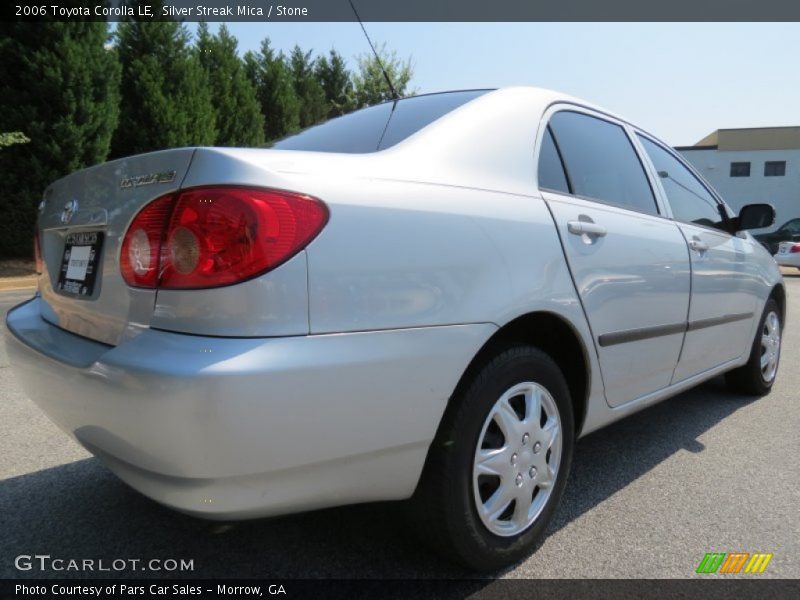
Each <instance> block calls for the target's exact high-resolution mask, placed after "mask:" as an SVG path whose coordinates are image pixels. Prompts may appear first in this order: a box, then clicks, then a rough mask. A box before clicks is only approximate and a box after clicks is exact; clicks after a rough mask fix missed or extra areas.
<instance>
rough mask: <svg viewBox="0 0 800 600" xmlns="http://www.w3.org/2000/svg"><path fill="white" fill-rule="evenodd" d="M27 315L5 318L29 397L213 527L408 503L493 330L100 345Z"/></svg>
mask: <svg viewBox="0 0 800 600" xmlns="http://www.w3.org/2000/svg"><path fill="white" fill-rule="evenodd" d="M39 304H40V300H39V299H38V298H34V299H33V300H31V301H29V302H27V303H25V304H22V305H20V306H18V307H16V308H14V309H12V310H11V311H10V312H9V314H8V317H7V325H8V329H9V331H10V335H7V336H6V340H7V341H6V344H7V347H8V353H9V359H10V361H11V364H12V366H13V368H14V371H15V373H16V375H17V377H18V378H19V379H20V381H21V383H22V385H23V388H24V389H25V391H26V392H27V393H28V395H29V396H30V397H31V398H32V399H33V400H34V402H36V404H38V405H39V406H40V407H41V409H42V410H43V411H44V412H45V413H47V415H48V416H49V417H50V418H51V419H52V420H53V421H54V422H55V423H56V424H58V425H59V426H60V427H61V428H62V429H64V430H65V431H66V432H67V433H69V434H70V435H72V436H73V437H74V438H75V439H76V440H77V441H78V442H79V443H81V444H82V445H83V446H84V447H86V448H87V449H88V450H89V451H91V452H92V453H93V454H95V455H96V456H98V457H99V458H100V459H101V460H102V461H103V462H104V463H105V464H106V465H107V466H108V467H109V468H110V469H111V470H112V471H113V472H114V473H116V474H117V475H118V476H119V477H120V478H121V479H123V480H124V481H125V482H127V483H128V484H129V485H131V486H132V487H134V488H135V489H137V490H139V491H140V492H142V493H144V494H145V495H147V496H150V497H151V498H153V499H155V500H156V501H158V502H161V503H163V504H166V505H168V506H171V507H174V508H176V509H179V510H182V511H185V512H189V513H192V514H196V515H199V516H205V517H208V518H219V519H228V518H247V517H256V516H266V515H276V514H282V513H290V512H297V511H302V510H310V509H315V508H322V507H325V506H332V505H339V504H348V503H354V502H364V501H372V500H388V499H401V498H405V497H408V496H410V495H411V494H412V493H413V490H414V488H415V486H416V483H417V480H418V478H419V475H420V472H421V469H422V466H423V463H424V460H425V456H426V453H427V449H428V446H429V445H430V442H431V440H432V439H433V436H434V434H435V432H436V428H437V426H438V423H439V420H440V418H441V415H442V412H443V410H444V407H445V404H446V402H447V399H448V397H449V396H450V394H451V393H452V391H453V389H454V387H455V385H456V383H457V381H458V379H459V377H460V376H461V374H462V373H463V370H464V368H465V367H466V365H467V364H468V363H469V361H470V359H471V358H472V356H474V354H475V353H476V352H477V350H478V349H479V348H480V346H481V345H482V344H483V343H484V342H485V340H486V339H488V337H489V336H490V335H491V334H492V333H493V331H494V330H495V326H494V325H491V324H475V325H457V326H447V327H427V328H417V329H402V330H390V331H376V332H362V333H349V334H333V335H319V336H302V337H285V338H255V339H254V338H209V337H200V336H192V335H185V334H178V333H171V332H165V331H159V330H153V329H148V330H145V331H144V332H143V333H141V334H140V335H138V336H137V337H135V338H133V339H130V340H128V341H125V342H123V343H122V344H120V345H118V346H115V347H112V346H107V345H104V344H101V343H98V342H94V341H91V340H88V339H85V338H82V337H79V336H76V335H74V334H71V333H69V332H66V331H64V330H62V329H59V328H57V327H55V326H53V325H51V324H50V323H48V322H47V321H45V320H43V319H42V318H41V316H40V306H39Z"/></svg>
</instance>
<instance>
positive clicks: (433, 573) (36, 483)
mask: <svg viewBox="0 0 800 600" xmlns="http://www.w3.org/2000/svg"><path fill="white" fill-rule="evenodd" d="M751 401H752V399H751V398H747V397H743V396H737V395H733V394H731V393H730V392H728V391H727V390H726V389H725V388H724V386H723V384H722V382H721V380H719V379H718V380H714V381H711V382H709V383H707V384H705V385H703V386H701V387H699V388H696V389H694V390H691V391H689V392H686V393H684V394H681V395H680V396H677V397H675V398H673V399H672V400H669V401H666V402H664V403H661V404H659V405H656V406H654V407H652V408H649V409H647V410H645V411H643V412H641V413H638V414H636V415H633V416H631V417H629V418H627V419H625V420H623V421H620V422H618V423H616V424H614V425H611V426H609V427H607V428H605V429H603V430H601V431H598V432H596V433H593V434H591V435H589V436H587V437H586V438H585V439H583V440H581V441H580V442H579V443H578V445H577V448H576V453H575V460H574V463H573V470H572V474H571V476H570V482H569V485H568V486H567V491H566V494H565V497H564V500H563V502H562V504H561V507H560V508H559V510H558V511H557V513H556V515H555V518H554V521H553V523H552V524H551V526H550V528H549V534H551V535H552V534H553V533H554V532H556V531H558V530H559V529H561V528H562V527H564V526H565V525H567V524H568V523H570V522H571V521H573V520H574V519H576V518H578V517H579V516H581V515H582V514H584V513H585V512H587V511H589V510H591V509H592V508H593V507H594V506H596V505H598V504H599V503H601V502H602V501H603V500H605V499H606V498H608V497H610V496H611V495H613V494H614V493H615V492H617V491H619V490H620V489H622V488H624V487H625V486H627V485H628V484H630V483H631V482H633V481H635V480H636V479H637V478H639V477H640V476H642V475H643V474H645V473H647V472H648V471H649V470H651V469H653V468H654V467H655V466H657V465H658V464H659V463H661V462H662V461H664V460H665V459H667V458H668V457H670V456H671V455H673V454H675V453H676V452H679V451H681V450H688V451H689V452H702V451H703V449H704V447H703V445H702V444H701V443H700V442H699V441H698V437H699V436H700V435H702V434H703V433H704V432H705V431H707V430H708V429H709V428H711V427H713V426H714V425H715V424H716V423H718V422H719V421H721V420H723V419H725V418H726V417H727V416H728V415H730V414H732V413H733V412H735V411H736V410H738V409H739V408H742V407H743V406H745V405H747V404H748V403H749V402H751ZM0 531H2V532H3V534H2V536H1V537H0V577H4V578H6V577H37V578H38V577H46V576H50V577H65V576H66V577H87V576H89V577H90V576H93V575H95V576H105V577H108V576H109V575H112V576H123V575H127V576H133V577H137V576H142V577H181V576H185V577H201V578H216V577H260V578H396V579H409V578H424V577H437V578H458V577H467V576H470V575H472V574H470V573H468V572H466V571H464V570H462V569H460V568H459V567H455V566H453V565H451V564H449V563H446V562H444V561H443V560H441V559H440V558H438V557H437V556H436V555H435V554H433V553H432V552H431V551H429V550H428V549H426V548H424V547H422V546H421V545H420V544H419V543H418V542H417V541H416V539H415V538H414V537H413V535H412V534H411V533H410V532H409V528H408V526H407V524H406V521H405V519H404V511H403V510H402V507H401V506H400V505H399V503H378V504H368V505H360V506H350V507H343V508H335V509H328V510H323V511H317V512H313V513H306V514H301V515H293V516H288V517H281V518H273V519H262V520H257V521H248V522H239V523H233V524H222V523H214V522H208V521H203V520H199V519H195V518H193V517H189V516H185V515H182V514H179V513H176V512H173V511H171V510H168V509H166V508H163V507H161V506H159V505H157V504H155V503H154V502H152V501H150V500H148V499H146V498H144V497H143V496H141V495H139V494H138V493H136V492H134V491H132V490H131V489H129V488H128V487H127V486H126V485H124V484H123V483H121V482H120V481H119V480H118V479H117V478H116V477H114V476H113V475H111V473H110V472H109V471H107V470H106V469H105V468H104V467H103V466H102V465H101V464H100V462H99V461H97V460H96V459H93V458H90V459H84V460H80V461H77V462H74V463H70V464H66V465H62V466H59V467H54V468H51V469H45V470H43V471H39V472H35V473H30V474H27V475H22V476H19V477H13V478H9V479H6V480H3V481H0ZM21 554H31V555H32V554H49V555H50V556H52V557H54V558H55V557H59V558H65V559H70V558H75V559H84V558H90V559H95V560H97V559H100V558H102V559H103V560H104V561H105V562H106V563H110V561H111V560H113V559H115V558H123V559H129V558H139V559H147V560H149V559H152V558H159V559H166V558H174V559H192V560H193V561H194V571H192V572H184V573H169V572H163V571H160V572H143V571H133V572H131V571H123V572H119V573H116V572H112V573H108V572H105V573H94V574H93V573H80V572H77V573H76V572H52V571H50V572H47V573H40V572H37V571H35V570H34V571H19V570H17V569H16V568H15V566H14V558H15V557H16V556H18V555H21ZM499 574H500V573H498V574H496V575H499Z"/></svg>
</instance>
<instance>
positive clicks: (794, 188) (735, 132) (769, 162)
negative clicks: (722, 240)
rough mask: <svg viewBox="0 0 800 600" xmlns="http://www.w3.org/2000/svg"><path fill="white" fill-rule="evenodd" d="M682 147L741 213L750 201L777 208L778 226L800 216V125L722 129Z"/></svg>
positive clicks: (700, 170)
mask: <svg viewBox="0 0 800 600" xmlns="http://www.w3.org/2000/svg"><path fill="white" fill-rule="evenodd" d="M676 150H678V151H679V152H680V153H681V154H682V155H683V156H684V157H685V158H686V160H688V161H689V162H690V163H691V164H692V165H693V166H694V167H695V168H696V169H697V170H698V171H699V172H700V173H701V174H702V175H703V177H705V178H706V179H707V180H708V181H709V182H710V183H711V185H713V186H714V188H715V189H716V190H717V191H718V192H719V193H720V195H721V196H722V197H723V198H724V199H725V201H726V202H727V203H728V204H729V205H730V206H731V208H733V209H734V210H736V211H737V212H738V210H739V209H740V208H741V207H742V206H744V205H745V204H751V203H754V202H768V203H770V204H772V205H773V206H774V207H775V210H776V211H777V216H776V219H775V225H774V227H772V228H769V229H762V230H760V231H757V232H755V233H759V232H766V231H770V230H773V229H777V228H778V227H780V226H781V225H782V224H783V223H785V222H786V221H788V220H790V219H794V218H796V217H800V127H757V128H748V129H718V130H717V131H715V132H714V133H712V134H710V135H708V136H706V137H704V138H703V139H702V140H700V141H699V142H697V144H695V145H694V146H680V147H677V148H676Z"/></svg>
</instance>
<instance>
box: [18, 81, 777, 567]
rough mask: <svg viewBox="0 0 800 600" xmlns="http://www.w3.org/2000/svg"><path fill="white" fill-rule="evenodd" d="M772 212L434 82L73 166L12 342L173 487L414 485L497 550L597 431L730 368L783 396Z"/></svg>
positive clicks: (55, 191)
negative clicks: (277, 123) (299, 119)
mask: <svg viewBox="0 0 800 600" xmlns="http://www.w3.org/2000/svg"><path fill="white" fill-rule="evenodd" d="M772 220H774V211H773V209H772V208H771V207H770V206H768V205H763V204H761V205H749V206H747V207H745V208H744V209H743V210H742V211H741V213H740V214H738V215H735V214H733V213H732V212H731V211H730V209H729V208H728V207H727V206H726V205H725V203H724V202H723V200H722V199H721V198H720V197H719V196H718V194H717V193H716V192H715V191H714V190H713V189H712V188H711V187H710V186H709V185H708V184H707V183H706V182H705V181H704V180H703V179H702V177H701V176H699V175H698V174H697V173H696V172H695V171H694V170H693V169H692V168H691V167H690V166H689V165H688V164H687V163H686V162H685V161H684V160H683V159H682V158H681V157H680V156H679V155H678V154H676V153H675V152H673V151H672V150H671V149H670V148H669V147H668V146H666V145H665V144H663V143H662V142H660V141H659V140H658V139H656V138H655V137H653V136H652V135H650V134H648V133H647V132H645V131H643V130H641V129H640V128H637V127H636V126H635V125H632V124H631V123H628V122H627V121H625V120H624V119H621V118H619V117H617V116H614V115H612V114H610V113H608V112H607V111H604V110H602V109H600V108H597V107H595V106H593V105H591V104H589V103H586V102H583V101H581V100H578V99H575V98H571V97H568V96H565V95H562V94H558V93H555V92H551V91H547V90H541V89H535V88H508V89H501V90H495V91H486V90H473V91H465V92H451V93H442V94H431V95H424V96H417V97H412V98H406V99H402V100H397V101H392V102H388V103H386V104H382V105H379V106H374V107H371V108H367V109H364V110H361V111H358V112H355V113H352V114H350V115H347V116H343V117H340V118H337V119H334V120H331V121H329V122H327V123H324V124H321V125H319V126H316V127H313V128H311V129H308V130H306V131H303V132H301V133H299V134H297V135H295V136H292V137H289V138H286V139H284V140H282V141H280V142H278V143H276V144H274V145H273V147H272V148H269V149H231V148H180V149H175V150H165V151H161V152H154V153H150V154H145V155H140V156H134V157H130V158H124V159H121V160H116V161H113V162H109V163H106V164H102V165H99V166H96V167H92V168H90V169H86V170H84V171H80V172H77V173H74V174H72V175H69V176H68V177H65V178H63V179H61V180H59V181H57V182H55V183H53V184H52V185H51V186H50V187H49V188H48V189H47V190H46V191H45V194H44V199H43V201H42V203H41V206H40V213H39V219H38V233H37V240H36V245H37V250H38V256H39V266H40V272H41V275H40V276H39V290H38V293H37V294H36V296H35V297H34V298H32V299H30V300H29V301H28V302H26V303H24V304H22V305H20V306H18V307H17V308H15V309H14V310H12V311H11V312H10V313H9V315H8V318H7V322H8V329H9V331H10V332H11V335H10V336H8V338H7V339H8V342H7V343H8V349H9V356H10V357H11V361H12V363H13V366H14V368H15V370H16V373H17V375H18V376H19V379H20V381H21V382H22V384H23V386H24V388H25V390H26V391H27V393H28V394H29V395H30V397H31V398H32V399H33V401H34V402H36V403H37V404H38V405H39V406H40V407H41V408H42V410H44V411H45V412H46V413H47V414H48V415H49V416H50V417H51V418H52V419H53V420H54V421H55V422H56V423H57V424H59V425H60V426H61V427H62V428H63V429H64V431H65V432H66V433H68V434H69V435H71V436H73V437H74V438H75V439H76V440H77V441H78V442H79V443H81V444H82V445H83V446H85V447H86V448H87V449H88V450H90V451H91V452H93V453H94V454H95V455H96V456H98V457H99V458H100V459H101V460H102V461H103V462H104V463H105V464H106V465H107V466H108V468H109V469H111V470H112V471H113V472H114V473H116V474H117V475H118V476H119V477H120V478H121V479H122V480H124V481H125V482H127V483H128V484H130V485H131V486H132V487H134V488H136V489H137V490H139V491H141V492H142V493H143V494H146V495H147V496H149V497H151V498H153V499H155V500H157V501H158V502H161V503H163V504H165V505H168V506H171V507H174V508H175V509H177V510H180V511H183V512H187V513H191V514H194V515H197V516H201V517H206V518H211V519H242V518H251V517H261V516H269V515H279V514H284V513H290V512H296V511H304V510H311V509H317V508H322V507H327V506H333V505H341V504H347V503H355V502H367V501H376V500H398V499H409V501H410V505H411V508H412V509H413V512H414V514H415V515H416V522H417V524H418V525H419V530H420V532H421V535H422V536H423V537H424V538H425V539H427V540H429V541H430V543H432V544H433V545H434V546H436V547H437V548H440V549H441V550H442V551H443V552H445V553H447V554H448V555H450V556H452V557H453V558H455V559H456V560H459V561H461V562H463V563H465V564H467V565H470V566H471V567H473V568H476V569H491V568H496V567H498V566H501V565H504V564H509V563H511V562H513V561H516V560H518V559H520V558H521V557H523V556H524V555H525V554H526V553H528V552H530V551H531V550H532V548H533V547H534V546H535V545H536V543H537V542H538V540H539V539H540V538H541V536H542V535H543V533H544V530H545V528H546V526H547V523H548V521H549V520H550V518H551V517H552V515H553V512H554V510H555V508H556V506H557V504H558V502H559V499H560V498H561V496H562V494H563V492H564V488H565V486H566V484H567V478H568V474H569V470H570V462H571V460H572V455H573V448H574V445H575V442H576V439H577V438H579V437H581V436H583V435H586V434H587V433H589V432H591V431H594V430H596V429H598V428H600V427H603V426H604V425H607V424H608V423H611V422H613V421H616V420H617V419H620V418H622V417H624V416H626V415H629V414H631V413H633V412H635V411H637V410H640V409H642V408H644V407H646V406H649V405H651V404H653V403H655V402H658V401H661V400H663V399H665V398H668V397H670V396H673V395H675V394H677V393H678V392H681V391H683V390H685V389H687V388H689V387H691V386H694V385H696V384H698V383H700V382H702V381H704V380H707V379H709V378H711V377H714V376H716V375H719V374H722V373H725V374H726V377H727V379H728V381H729V382H730V384H731V385H732V386H734V387H735V388H736V389H737V390H738V391H740V392H744V393H750V394H766V393H768V392H769V390H770V388H771V387H772V384H773V382H774V381H775V377H776V373H777V368H778V361H779V357H780V345H781V331H782V327H783V322H784V314H785V292H784V286H783V281H782V279H781V276H780V273H779V270H778V266H777V265H776V263H775V261H774V260H772V258H771V257H770V256H769V254H768V253H767V252H766V251H765V250H764V248H763V247H762V246H761V245H760V244H759V243H757V242H756V241H755V240H754V239H753V238H752V236H751V235H750V234H749V233H748V232H747V230H748V229H751V228H760V227H765V226H768V225H769V224H771V222H772Z"/></svg>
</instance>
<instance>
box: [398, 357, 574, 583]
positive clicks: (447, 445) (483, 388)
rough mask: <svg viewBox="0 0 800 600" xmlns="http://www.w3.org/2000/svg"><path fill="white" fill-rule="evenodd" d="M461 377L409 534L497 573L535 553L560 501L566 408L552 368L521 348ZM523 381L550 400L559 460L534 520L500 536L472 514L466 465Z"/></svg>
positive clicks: (569, 420)
mask: <svg viewBox="0 0 800 600" xmlns="http://www.w3.org/2000/svg"><path fill="white" fill-rule="evenodd" d="M465 379H466V380H465V381H463V382H462V383H461V384H460V385H459V388H458V389H457V390H456V392H455V394H454V396H453V398H452V399H451V402H450V405H449V407H448V409H447V411H446V412H445V415H444V417H443V420H442V423H441V424H440V427H439V430H438V432H437V435H436V438H435V440H434V442H433V444H432V445H431V448H430V451H429V453H428V459H427V462H426V464H425V468H424V470H423V474H422V477H421V479H420V482H419V485H418V487H417V490H416V492H415V494H414V497H413V499H412V500H411V505H410V507H411V509H412V518H413V521H414V525H415V526H416V529H417V530H418V532H419V534H420V536H421V537H422V538H423V539H424V540H425V541H426V542H428V544H429V545H431V546H432V547H433V548H434V549H436V550H437V551H439V552H440V553H442V554H444V555H445V556H447V557H448V558H450V559H451V560H454V561H456V562H459V563H461V564H463V565H466V566H467V567H469V568H471V569H475V570H478V571H487V570H496V569H498V568H500V567H503V566H506V565H509V564H512V563H514V562H516V561H518V560H520V559H522V558H524V557H525V556H527V555H528V554H530V553H531V552H532V551H533V550H534V548H535V547H536V546H537V545H538V543H539V542H540V540H541V538H542V536H543V534H544V531H545V528H546V527H547V525H548V523H549V522H550V520H551V518H552V516H553V513H554V512H555V509H556V507H557V506H558V504H559V502H560V500H561V497H562V495H563V493H564V488H565V487H566V483H567V478H568V476H569V469H570V466H571V463H572V454H573V447H574V442H575V426H574V418H573V410H572V402H571V399H570V394H569V388H568V387H567V383H566V380H565V379H564V375H563V374H562V373H561V370H560V369H559V368H558V366H557V365H556V363H555V362H554V361H553V360H552V359H551V358H550V357H549V356H548V355H547V354H545V353H543V352H542V351H541V350H539V349H537V348H534V347H531V346H527V345H519V344H515V345H510V346H505V347H504V348H501V349H499V350H498V351H497V352H496V353H495V354H494V356H493V358H491V359H490V360H488V362H486V363H485V364H484V365H483V366H482V367H479V368H478V369H476V370H474V371H473V374H472V376H468V377H467V378H465ZM522 382H533V383H536V384H538V385H540V386H542V387H544V388H545V389H546V390H547V391H548V392H549V394H550V396H552V398H553V400H555V405H556V407H557V410H558V414H559V418H560V421H561V435H562V438H561V444H562V447H561V460H560V464H559V467H558V472H557V476H556V479H555V482H554V484H553V487H552V490H551V492H550V496H549V497H548V498H547V500H546V503H545V504H544V508H543V509H542V510H541V512H540V513H539V516H538V517H537V518H536V520H534V521H533V523H532V524H530V525H529V526H528V527H527V529H524V530H523V531H521V532H520V533H519V534H518V535H514V536H512V537H504V536H500V535H496V534H495V533H492V532H491V531H490V530H489V529H488V528H487V527H486V526H485V525H484V524H483V522H482V521H481V518H480V516H479V515H478V509H477V507H476V502H475V499H474V496H473V483H472V470H473V461H474V457H475V451H476V447H477V444H478V439H479V437H480V435H481V432H482V429H483V425H484V422H485V421H486V419H487V417H488V415H489V414H490V411H491V410H492V408H493V407H494V405H495V403H496V402H497V400H498V399H499V398H500V397H501V396H502V394H503V393H504V392H506V391H507V390H509V389H510V388H511V387H512V386H514V385H516V384H518V383H522Z"/></svg>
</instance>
